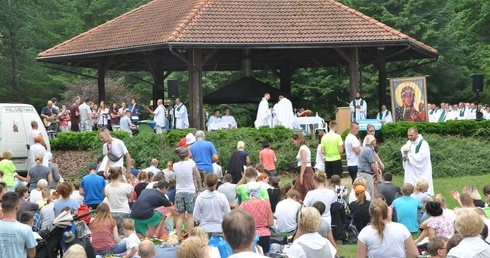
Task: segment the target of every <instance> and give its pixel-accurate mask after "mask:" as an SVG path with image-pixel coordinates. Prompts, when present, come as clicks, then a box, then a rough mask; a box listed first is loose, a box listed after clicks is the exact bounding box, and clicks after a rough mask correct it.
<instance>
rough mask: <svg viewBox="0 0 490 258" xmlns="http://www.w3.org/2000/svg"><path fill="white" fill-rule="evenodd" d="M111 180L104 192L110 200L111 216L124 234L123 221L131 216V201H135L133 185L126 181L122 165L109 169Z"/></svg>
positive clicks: (120, 232) (119, 230) (119, 231)
mask: <svg viewBox="0 0 490 258" xmlns="http://www.w3.org/2000/svg"><path fill="white" fill-rule="evenodd" d="M109 180H110V183H109V184H107V185H106V187H105V188H104V193H105V196H106V197H107V200H108V201H109V205H110V210H111V216H112V218H113V219H114V220H115V221H116V225H117V229H118V233H119V235H123V234H124V231H123V227H122V222H123V220H124V219H125V218H129V214H130V213H131V209H130V207H129V203H131V202H133V196H134V194H133V193H134V191H133V187H132V186H131V185H130V184H127V183H125V182H124V179H123V176H122V168H121V167H112V168H110V169H109Z"/></svg>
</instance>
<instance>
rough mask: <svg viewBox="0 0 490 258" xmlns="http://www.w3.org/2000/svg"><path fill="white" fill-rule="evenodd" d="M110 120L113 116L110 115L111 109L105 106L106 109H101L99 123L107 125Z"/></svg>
mask: <svg viewBox="0 0 490 258" xmlns="http://www.w3.org/2000/svg"><path fill="white" fill-rule="evenodd" d="M109 120H111V116H109V109H108V108H104V109H99V122H98V124H99V125H107V124H108V123H109Z"/></svg>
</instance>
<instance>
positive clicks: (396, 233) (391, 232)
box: [357, 198, 419, 258]
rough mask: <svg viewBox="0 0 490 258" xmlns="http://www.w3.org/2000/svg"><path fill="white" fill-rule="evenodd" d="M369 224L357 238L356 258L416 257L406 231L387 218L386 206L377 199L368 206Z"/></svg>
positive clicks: (402, 226) (417, 254)
mask: <svg viewBox="0 0 490 258" xmlns="http://www.w3.org/2000/svg"><path fill="white" fill-rule="evenodd" d="M369 213H370V214H371V224H369V225H367V226H366V227H364V228H363V229H362V230H361V232H360V233H359V236H358V242H357V258H365V257H370V258H371V257H372V258H375V257H399V258H400V257H413V258H415V257H418V256H419V251H418V249H417V246H415V243H414V242H413V239H412V236H411V235H410V232H409V231H408V229H407V228H406V227H405V226H404V225H402V224H400V223H396V222H391V221H390V219H389V218H388V205H387V204H386V202H384V201H383V200H381V199H379V198H377V199H374V200H373V201H372V202H371V205H370V206H369Z"/></svg>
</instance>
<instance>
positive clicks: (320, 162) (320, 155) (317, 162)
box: [315, 144, 325, 171]
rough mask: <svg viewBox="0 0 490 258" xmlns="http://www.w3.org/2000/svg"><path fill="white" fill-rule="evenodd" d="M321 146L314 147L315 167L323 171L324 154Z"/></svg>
mask: <svg viewBox="0 0 490 258" xmlns="http://www.w3.org/2000/svg"><path fill="white" fill-rule="evenodd" d="M322 148H323V146H322V145H321V144H319V145H318V147H317V148H316V159H315V168H316V169H320V170H322V171H325V154H323V153H322Z"/></svg>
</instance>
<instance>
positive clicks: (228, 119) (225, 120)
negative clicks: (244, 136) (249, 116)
mask: <svg viewBox="0 0 490 258" xmlns="http://www.w3.org/2000/svg"><path fill="white" fill-rule="evenodd" d="M221 122H222V123H227V124H228V127H230V128H233V127H237V123H236V120H235V118H234V117H233V116H227V115H224V116H222V117H221Z"/></svg>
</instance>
